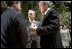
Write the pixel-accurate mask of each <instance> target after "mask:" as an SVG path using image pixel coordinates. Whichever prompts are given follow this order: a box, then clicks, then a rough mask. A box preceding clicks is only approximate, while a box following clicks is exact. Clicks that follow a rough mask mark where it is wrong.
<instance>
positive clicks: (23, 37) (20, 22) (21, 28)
mask: <svg viewBox="0 0 72 49" xmlns="http://www.w3.org/2000/svg"><path fill="white" fill-rule="evenodd" d="M15 21H16V22H17V25H16V26H17V30H18V32H19V41H20V47H23V48H25V47H26V44H27V41H28V40H27V38H28V35H27V31H26V24H25V19H24V18H23V16H17V17H16V19H15Z"/></svg>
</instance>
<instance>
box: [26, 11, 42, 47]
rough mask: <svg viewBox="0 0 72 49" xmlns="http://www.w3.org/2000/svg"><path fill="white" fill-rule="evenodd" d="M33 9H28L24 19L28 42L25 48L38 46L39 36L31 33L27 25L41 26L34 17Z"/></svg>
mask: <svg viewBox="0 0 72 49" xmlns="http://www.w3.org/2000/svg"><path fill="white" fill-rule="evenodd" d="M34 18H35V11H34V10H29V11H28V20H26V28H27V33H28V44H27V48H40V37H39V36H38V35H32V34H31V32H30V30H29V27H31V26H34V25H36V26H38V27H39V26H41V23H40V22H39V21H36V20H35V19H34Z"/></svg>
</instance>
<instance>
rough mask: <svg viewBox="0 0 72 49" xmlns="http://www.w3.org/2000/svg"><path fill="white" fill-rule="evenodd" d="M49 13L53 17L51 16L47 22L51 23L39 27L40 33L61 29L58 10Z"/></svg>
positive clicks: (50, 32)
mask: <svg viewBox="0 0 72 49" xmlns="http://www.w3.org/2000/svg"><path fill="white" fill-rule="evenodd" d="M49 14H50V15H51V17H50V18H49V22H47V23H49V24H48V25H46V26H43V27H39V28H37V30H36V31H37V34H38V35H47V34H52V33H55V32H56V31H57V30H58V29H59V18H58V12H57V11H55V10H52V11H51V12H50V13H49ZM47 18H48V17H47Z"/></svg>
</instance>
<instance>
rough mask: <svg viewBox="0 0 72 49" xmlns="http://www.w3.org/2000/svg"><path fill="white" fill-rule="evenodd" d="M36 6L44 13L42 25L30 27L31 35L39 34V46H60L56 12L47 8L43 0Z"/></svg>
mask: <svg viewBox="0 0 72 49" xmlns="http://www.w3.org/2000/svg"><path fill="white" fill-rule="evenodd" d="M38 6H39V10H40V12H41V13H42V15H44V16H43V17H44V18H43V22H42V26H41V27H36V26H35V27H30V31H31V32H32V34H33V35H34V34H37V35H39V36H40V39H41V40H40V45H41V48H62V42H61V36H60V31H59V17H58V15H59V14H58V12H57V11H56V10H54V9H51V8H49V7H48V3H47V2H45V1H40V2H39V3H38Z"/></svg>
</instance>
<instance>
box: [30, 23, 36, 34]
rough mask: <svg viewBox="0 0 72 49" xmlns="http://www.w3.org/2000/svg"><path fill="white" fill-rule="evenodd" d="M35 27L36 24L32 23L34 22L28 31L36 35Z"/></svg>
mask: <svg viewBox="0 0 72 49" xmlns="http://www.w3.org/2000/svg"><path fill="white" fill-rule="evenodd" d="M36 29H37V26H36V25H34V24H31V26H30V31H31V33H32V34H34V35H36Z"/></svg>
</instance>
